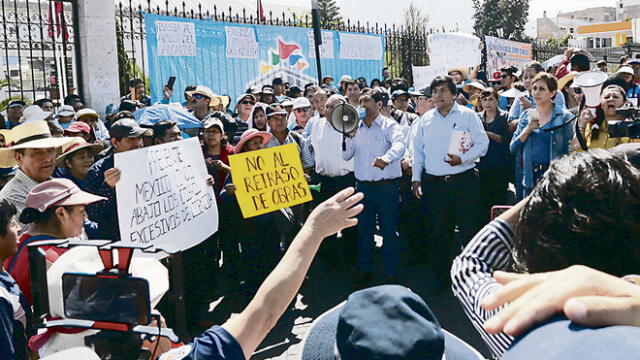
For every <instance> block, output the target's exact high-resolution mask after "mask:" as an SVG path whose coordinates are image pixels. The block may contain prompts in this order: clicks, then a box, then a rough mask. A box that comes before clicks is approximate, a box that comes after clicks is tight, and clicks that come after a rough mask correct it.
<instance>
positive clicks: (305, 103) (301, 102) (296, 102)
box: [293, 96, 311, 110]
mask: <svg viewBox="0 0 640 360" xmlns="http://www.w3.org/2000/svg"><path fill="white" fill-rule="evenodd" d="M306 107H311V102H309V99H307V98H306V97H304V96H301V97H298V98H295V99H293V110H295V109H303V108H306Z"/></svg>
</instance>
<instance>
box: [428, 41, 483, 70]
mask: <svg viewBox="0 0 640 360" xmlns="http://www.w3.org/2000/svg"><path fill="white" fill-rule="evenodd" d="M427 42H428V44H429V61H430V63H431V65H442V66H446V67H447V69H453V68H463V67H473V66H476V65H480V63H481V62H482V51H481V50H480V39H479V38H477V37H475V36H472V35H468V34H461V33H436V34H431V35H429V37H428V38H427Z"/></svg>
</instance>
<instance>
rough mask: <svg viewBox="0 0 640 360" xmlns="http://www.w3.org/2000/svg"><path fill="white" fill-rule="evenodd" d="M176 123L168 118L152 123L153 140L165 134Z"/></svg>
mask: <svg viewBox="0 0 640 360" xmlns="http://www.w3.org/2000/svg"><path fill="white" fill-rule="evenodd" d="M177 124H178V123H176V122H173V121H168V120H162V121H158V122H157V123H155V124H153V128H152V129H153V140H155V139H160V138H161V137H163V136H165V135H167V131H169V130H170V129H172V128H173V127H174V126H176V125H177Z"/></svg>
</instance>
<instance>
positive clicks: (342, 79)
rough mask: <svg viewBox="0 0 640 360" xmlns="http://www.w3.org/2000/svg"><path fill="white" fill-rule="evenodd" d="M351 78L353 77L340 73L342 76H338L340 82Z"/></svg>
mask: <svg viewBox="0 0 640 360" xmlns="http://www.w3.org/2000/svg"><path fill="white" fill-rule="evenodd" d="M351 80H353V78H352V77H351V76H350V75H342V77H341V78H340V82H343V81H351Z"/></svg>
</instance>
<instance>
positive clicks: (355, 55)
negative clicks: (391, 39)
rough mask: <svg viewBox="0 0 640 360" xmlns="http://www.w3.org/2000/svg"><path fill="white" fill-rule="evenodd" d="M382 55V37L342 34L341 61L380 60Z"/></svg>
mask: <svg viewBox="0 0 640 360" xmlns="http://www.w3.org/2000/svg"><path fill="white" fill-rule="evenodd" d="M382 54H383V49H382V39H381V38H380V37H378V36H371V35H360V34H350V33H340V59H352V60H380V58H382Z"/></svg>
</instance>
